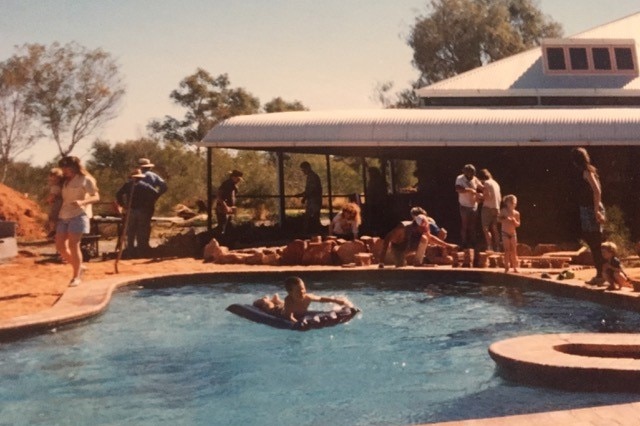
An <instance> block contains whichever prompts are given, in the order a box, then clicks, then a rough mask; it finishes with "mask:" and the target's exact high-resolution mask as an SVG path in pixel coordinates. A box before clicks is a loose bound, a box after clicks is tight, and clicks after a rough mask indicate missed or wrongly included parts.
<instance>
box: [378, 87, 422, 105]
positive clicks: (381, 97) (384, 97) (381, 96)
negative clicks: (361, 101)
mask: <svg viewBox="0 0 640 426" xmlns="http://www.w3.org/2000/svg"><path fill="white" fill-rule="evenodd" d="M393 86H394V83H393V81H385V82H378V83H377V84H376V86H375V87H374V88H373V93H372V94H371V96H370V99H371V100H372V101H373V102H379V103H380V105H382V107H383V108H399V109H411V108H417V107H418V104H419V101H420V100H419V99H418V97H417V96H416V94H415V91H414V89H417V86H416V83H414V84H413V85H412V88H411V89H404V90H402V91H400V92H398V93H395V94H391V89H393Z"/></svg>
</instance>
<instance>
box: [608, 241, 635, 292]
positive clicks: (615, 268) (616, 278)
mask: <svg viewBox="0 0 640 426" xmlns="http://www.w3.org/2000/svg"><path fill="white" fill-rule="evenodd" d="M600 251H601V252H602V257H603V258H604V265H603V266H602V275H604V278H605V279H606V280H607V282H608V283H609V287H607V288H606V289H607V290H620V289H621V288H622V287H631V288H633V283H631V281H630V280H629V277H628V276H627V274H626V273H625V272H624V269H622V262H620V259H619V258H618V246H617V245H616V244H615V243H613V242H611V241H605V242H604V243H602V244H601V245H600Z"/></svg>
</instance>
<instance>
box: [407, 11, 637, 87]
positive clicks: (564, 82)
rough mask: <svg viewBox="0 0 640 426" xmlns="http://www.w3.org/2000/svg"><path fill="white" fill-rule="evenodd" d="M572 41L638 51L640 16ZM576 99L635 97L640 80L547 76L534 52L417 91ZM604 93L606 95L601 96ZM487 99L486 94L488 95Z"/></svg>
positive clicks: (602, 27) (589, 32)
mask: <svg viewBox="0 0 640 426" xmlns="http://www.w3.org/2000/svg"><path fill="white" fill-rule="evenodd" d="M569 38H572V39H574V38H575V39H621V38H623V39H634V40H635V41H636V50H637V49H638V43H639V42H640V13H636V14H633V15H630V16H627V17H625V18H622V19H619V20H616V21H614V22H610V23H608V24H605V25H601V26H599V27H596V28H593V29H590V30H588V31H584V32H582V33H579V34H576V35H574V36H571V37H569ZM563 90H564V91H565V92H566V93H563V94H567V93H570V94H572V95H590V94H594V93H596V94H600V95H604V96H610V95H611V94H612V93H613V94H615V95H630V94H632V93H630V92H631V91H635V92H636V93H634V95H635V96H638V93H640V92H637V91H638V90H640V77H636V76H619V75H618V76H610V75H546V74H545V73H544V66H543V63H542V49H541V48H540V47H536V48H534V49H531V50H527V51H525V52H522V53H519V54H516V55H513V56H510V57H508V58H505V59H502V60H499V61H496V62H492V63H490V64H488V65H485V66H482V67H479V68H475V69H473V70H470V71H467V72H465V73H462V74H459V75H457V76H454V77H451V78H448V79H446V80H442V81H440V82H437V83H434V84H432V85H430V86H425V87H423V88H420V89H417V90H416V93H417V94H418V96H420V97H428V96H473V95H474V94H475V95H476V96H478V95H481V94H484V93H483V92H485V91H494V92H495V91H502V92H501V95H502V96H508V95H509V94H511V95H516V94H518V95H519V94H525V95H526V94H527V93H528V92H531V91H535V92H536V93H537V94H549V93H555V94H560V93H561V92H560V91H563ZM600 90H604V91H605V92H606V93H598V92H599V91H600ZM485 95H486V94H485Z"/></svg>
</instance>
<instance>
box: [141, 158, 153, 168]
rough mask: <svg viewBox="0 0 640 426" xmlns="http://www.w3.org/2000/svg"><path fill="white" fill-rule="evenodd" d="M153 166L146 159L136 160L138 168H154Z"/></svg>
mask: <svg viewBox="0 0 640 426" xmlns="http://www.w3.org/2000/svg"><path fill="white" fill-rule="evenodd" d="M154 166H155V164H153V163H152V162H151V160H149V159H148V158H140V159H138V167H149V168H151V167H154Z"/></svg>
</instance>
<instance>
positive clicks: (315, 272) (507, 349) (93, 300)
mask: <svg viewBox="0 0 640 426" xmlns="http://www.w3.org/2000/svg"><path fill="white" fill-rule="evenodd" d="M545 271H546V272H548V270H540V271H536V270H528V271H527V273H526V274H517V275H516V274H505V273H502V272H501V271H499V270H487V269H461V268H451V267H443V268H440V267H436V268H385V269H378V268H376V267H373V266H371V267H359V268H349V269H345V268H336V267H322V268H309V267H300V268H295V267H294V268H287V269H283V268H277V267H257V268H255V269H251V270H241V271H240V270H239V271H223V272H219V271H211V272H194V273H186V274H185V273H175V274H174V273H172V274H145V275H129V276H117V277H115V276H114V277H110V278H106V279H101V280H94V281H87V282H83V283H82V285H80V286H78V287H71V288H69V289H67V290H66V291H65V292H64V294H63V295H62V297H61V298H60V299H59V300H58V301H57V303H55V304H54V305H53V306H52V307H51V308H49V309H46V310H43V311H40V312H37V313H35V314H31V315H24V316H18V317H13V318H9V319H6V320H3V321H0V341H10V340H17V339H20V338H24V337H27V336H29V335H32V334H38V333H46V332H55V331H57V329H58V328H59V327H64V326H68V325H71V324H77V323H79V322H82V321H84V320H89V319H91V318H94V317H96V316H97V315H100V314H101V313H103V312H104V311H105V310H106V309H107V308H108V306H109V302H110V300H111V298H112V295H113V293H114V291H116V290H117V289H118V288H121V287H126V286H135V285H141V286H145V285H150V284H153V286H154V287H156V286H170V285H173V286H175V285H180V284H179V283H180V281H188V282H189V284H199V283H210V282H211V281H212V278H213V279H214V281H224V280H225V279H229V278H233V279H234V280H237V279H238V278H240V279H246V280H248V281H252V280H259V279H264V277H265V275H268V276H269V277H270V278H284V277H285V276H289V275H292V274H298V275H302V276H303V277H304V278H305V280H314V279H320V278H322V277H323V276H324V275H325V274H326V273H327V272H331V273H332V275H338V276H343V277H350V278H351V277H353V278H357V279H365V280H366V279H367V278H372V277H375V278H377V279H380V277H381V276H382V277H384V276H385V275H388V276H389V277H390V278H398V276H401V277H402V278H413V277H422V278H425V277H426V276H436V277H442V276H447V277H448V278H450V279H455V280H469V281H474V282H480V283H485V282H490V283H491V284H492V285H504V286H507V287H509V286H514V287H526V288H530V289H534V290H542V291H546V292H549V293H552V294H556V295H559V296H565V297H572V298H578V299H584V300H591V301H595V302H597V303H601V304H606V305H611V306H615V307H620V308H624V309H629V310H634V311H638V312H640V293H634V292H631V291H623V292H604V291H602V290H601V289H599V288H594V287H591V286H586V285H585V284H584V283H583V282H582V281H581V280H578V279H569V280H561V281H559V280H553V279H543V278H539V276H540V274H541V273H542V272H545ZM585 348H586V349H585ZM559 349H561V350H559ZM488 350H489V354H490V356H491V357H492V358H493V359H494V361H495V362H496V364H497V368H498V370H499V371H500V373H501V374H502V375H504V376H505V377H506V378H509V379H513V380H516V381H520V382H522V381H524V382H528V383H530V384H533V385H543V386H560V387H565V388H568V389H572V388H575V389H577V388H581V386H583V385H585V384H586V385H588V383H589V382H591V383H596V386H592V389H590V390H595V391H607V390H611V389H613V390H629V391H636V392H637V391H640V359H636V358H634V357H633V356H635V355H636V353H638V354H640V334H630V333H627V334H602V333H572V334H569V333H562V334H542V335H526V336H520V337H516V338H512V339H506V340H502V341H498V342H494V343H493V344H491V345H490V347H489V349H488ZM585 350H588V351H591V352H589V353H590V354H591V353H594V352H593V351H594V350H595V351H598V350H599V351H604V352H607V351H609V352H615V351H618V352H617V353H620V352H624V354H630V355H632V356H626V357H622V358H614V357H611V356H584V353H582V352H584V351H585ZM581 351H582V352H581ZM604 355H607V354H606V353H605V354H604ZM638 358H640V355H638ZM532 378H533V380H532ZM545 378H546V379H545ZM594 379H595V380H594ZM620 383H629V384H630V386H626V387H624V389H621V388H620V386H619V385H620ZM563 385H564V386H563ZM639 399H640V396H639ZM630 412H632V413H633V414H632V415H630V414H629V413H630ZM558 413H564V414H558ZM567 416H568V417H567ZM585 416H587V417H585ZM611 416H613V417H611ZM560 418H562V419H563V420H562V421H560V420H559V419H560ZM585 418H589V419H592V420H594V419H595V420H599V421H602V420H604V419H607V420H617V421H619V422H621V424H629V423H628V422H629V421H630V420H631V419H638V418H640V402H637V403H629V404H618V405H614V406H608V407H592V408H584V409H577V410H565V411H560V412H546V413H538V414H524V415H518V416H507V417H499V418H494V419H472V420H464V421H460V422H456V421H454V422H444V423H434V424H433V425H445V424H446V425H463V424H464V425H494V424H496V425H497V424H505V425H506V424H513V422H514V421H518V424H528V423H529V422H531V424H533V423H534V422H535V423H536V425H538V426H539V425H545V424H554V425H556V424H564V425H569V424H578V423H582V422H584V421H585V420H584V419H585ZM507 419H510V422H508V421H507ZM547 421H548V423H545V422H547ZM625 422H626V423H625Z"/></svg>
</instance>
